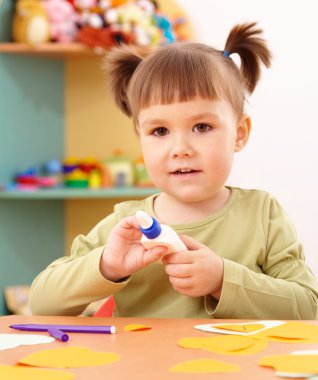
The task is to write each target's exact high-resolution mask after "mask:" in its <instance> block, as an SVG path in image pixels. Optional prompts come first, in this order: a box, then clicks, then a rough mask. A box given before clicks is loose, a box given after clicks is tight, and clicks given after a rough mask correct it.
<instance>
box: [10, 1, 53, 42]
mask: <svg viewBox="0 0 318 380" xmlns="http://www.w3.org/2000/svg"><path fill="white" fill-rule="evenodd" d="M12 38H13V40H14V41H15V42H21V43H27V44H31V45H35V44H39V43H43V42H47V41H49V39H50V23H49V19H48V16H47V13H46V11H45V9H44V7H43V4H42V2H41V1H40V0H18V1H17V2H16V5H15V13H14V16H13V23H12Z"/></svg>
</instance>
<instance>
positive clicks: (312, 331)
mask: <svg viewBox="0 0 318 380" xmlns="http://www.w3.org/2000/svg"><path fill="white" fill-rule="evenodd" d="M255 336H261V337H265V339H267V340H270V341H274V342H284V343H288V342H289V343H318V326H315V325H310V324H307V323H303V322H293V321H291V322H286V323H285V324H283V325H280V326H276V327H273V328H271V329H268V330H264V331H261V332H260V333H257V334H256V335H255Z"/></svg>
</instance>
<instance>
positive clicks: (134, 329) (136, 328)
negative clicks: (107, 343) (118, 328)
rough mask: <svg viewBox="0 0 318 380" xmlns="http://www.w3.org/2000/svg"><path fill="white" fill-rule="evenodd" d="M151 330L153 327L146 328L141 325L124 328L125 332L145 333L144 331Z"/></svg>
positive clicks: (133, 324)
mask: <svg viewBox="0 0 318 380" xmlns="http://www.w3.org/2000/svg"><path fill="white" fill-rule="evenodd" d="M150 329H151V327H149V326H146V325H140V324H138V323H131V324H129V325H126V326H125V327H124V330H125V331H144V330H150Z"/></svg>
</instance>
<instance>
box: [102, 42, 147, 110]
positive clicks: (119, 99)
mask: <svg viewBox="0 0 318 380" xmlns="http://www.w3.org/2000/svg"><path fill="white" fill-rule="evenodd" d="M145 54H146V52H145V51H143V50H140V51H137V49H133V48H132V47H130V46H127V45H122V46H118V47H115V48H113V49H112V50H111V51H110V52H109V53H108V54H107V55H106V57H105V61H104V68H105V70H106V72H107V73H108V75H109V85H110V88H111V91H112V93H113V95H114V98H115V102H116V104H117V105H118V107H119V108H120V109H121V111H122V112H123V113H124V114H126V115H127V116H129V117H131V116H132V113H131V109H130V106H129V101H128V97H127V90H128V86H129V82H130V79H131V77H132V76H133V74H134V72H135V70H136V69H137V67H138V66H139V64H140V63H141V62H142V60H143V55H145Z"/></svg>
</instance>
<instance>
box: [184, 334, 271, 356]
mask: <svg viewBox="0 0 318 380" xmlns="http://www.w3.org/2000/svg"><path fill="white" fill-rule="evenodd" d="M178 345H179V346H180V347H183V348H200V349H202V350H205V351H211V352H214V353H217V354H221V355H252V354H256V353H258V352H261V351H263V350H265V349H266V348H267V346H268V343H267V342H266V340H263V339H253V338H250V337H246V336H240V335H222V336H216V337H203V338H197V337H194V338H182V339H180V340H179V341H178Z"/></svg>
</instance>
